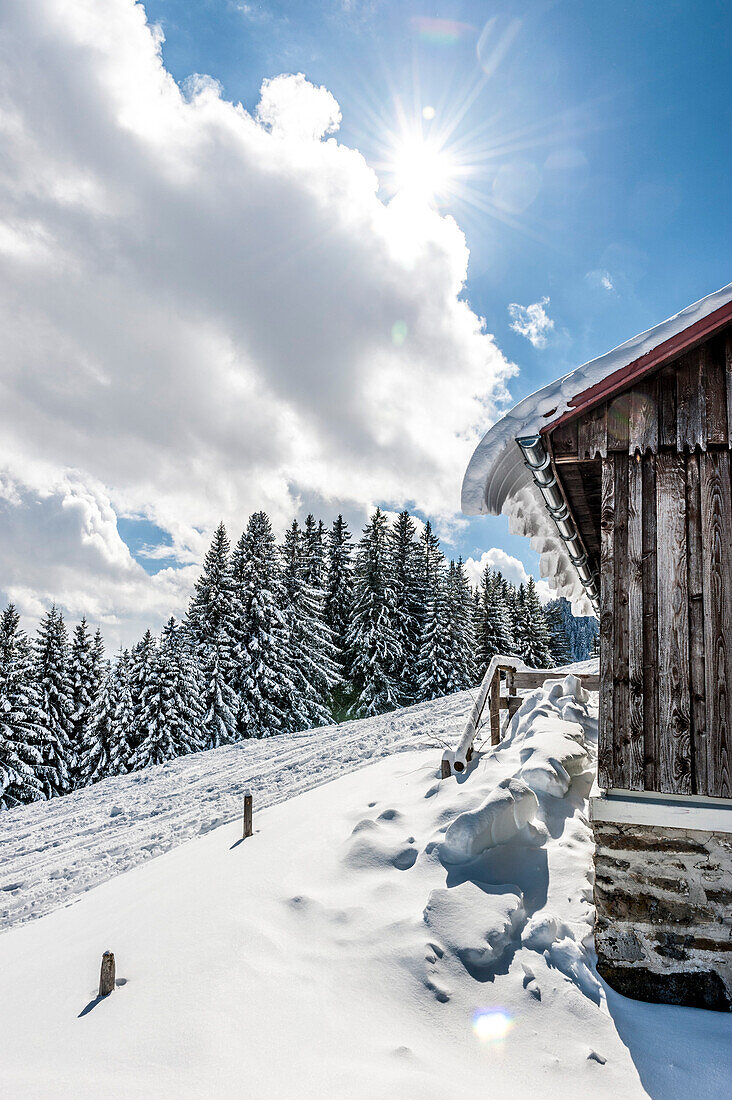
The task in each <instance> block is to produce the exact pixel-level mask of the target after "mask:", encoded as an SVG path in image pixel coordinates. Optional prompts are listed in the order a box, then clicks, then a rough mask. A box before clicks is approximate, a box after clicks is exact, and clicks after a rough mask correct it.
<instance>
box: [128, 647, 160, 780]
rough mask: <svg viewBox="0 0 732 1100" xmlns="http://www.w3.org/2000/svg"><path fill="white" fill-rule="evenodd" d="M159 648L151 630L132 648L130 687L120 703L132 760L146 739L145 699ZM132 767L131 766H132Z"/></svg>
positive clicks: (129, 671) (129, 668)
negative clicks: (144, 720)
mask: <svg viewBox="0 0 732 1100" xmlns="http://www.w3.org/2000/svg"><path fill="white" fill-rule="evenodd" d="M156 648H157V647H156V642H155V638H154V636H153V633H152V631H151V630H146V631H145V633H144V634H143V636H142V638H141V639H140V641H139V642H138V643H137V644H136V645H134V646H133V647H132V650H131V652H130V656H129V661H128V663H127V669H126V671H127V684H126V691H125V692H124V694H123V698H122V700H121V702H120V722H121V724H122V727H123V730H124V734H125V739H126V741H127V743H128V746H129V760H130V761H131V759H132V757H133V756H134V753H135V751H136V749H137V747H138V745H140V744H141V742H142V741H143V740H144V738H145V736H146V730H145V727H144V724H143V711H144V704H143V696H144V695H145V692H146V690H147V687H148V685H149V683H150V680H151V678H152V675H153V666H154V663H155V652H156ZM129 767H130V768H131V767H132V765H131V763H129Z"/></svg>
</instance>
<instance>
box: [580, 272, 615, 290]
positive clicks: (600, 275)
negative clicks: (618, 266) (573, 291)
mask: <svg viewBox="0 0 732 1100" xmlns="http://www.w3.org/2000/svg"><path fill="white" fill-rule="evenodd" d="M587 282H588V283H589V284H590V286H592V287H597V288H598V289H599V290H614V289H615V284H614V282H613V277H612V275H611V274H610V272H609V271H605V270H604V269H603V268H598V269H597V270H595V271H588V272H587Z"/></svg>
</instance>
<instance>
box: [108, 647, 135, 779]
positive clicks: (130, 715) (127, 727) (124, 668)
mask: <svg viewBox="0 0 732 1100" xmlns="http://www.w3.org/2000/svg"><path fill="white" fill-rule="evenodd" d="M132 669H133V661H132V653H131V652H130V650H129V649H123V650H120V652H119V654H118V656H117V659H116V661H115V662H114V665H113V671H114V673H115V684H116V686H115V691H116V695H117V698H118V703H117V710H116V714H115V719H116V721H115V735H116V740H117V747H116V748H115V750H114V759H115V760H116V761H117V762H118V765H119V768H120V772H121V773H124V772H128V771H129V770H130V760H131V759H132V753H133V752H134V749H135V746H136V745H137V743H138V739H137V738H136V736H135V729H136V722H137V715H136V714H135V704H134V697H133V689H132Z"/></svg>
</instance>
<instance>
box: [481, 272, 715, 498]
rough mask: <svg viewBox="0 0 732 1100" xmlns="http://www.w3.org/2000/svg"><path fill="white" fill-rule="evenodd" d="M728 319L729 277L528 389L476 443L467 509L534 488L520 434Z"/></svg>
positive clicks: (573, 412)
mask: <svg viewBox="0 0 732 1100" xmlns="http://www.w3.org/2000/svg"><path fill="white" fill-rule="evenodd" d="M730 321H732V283H729V284H728V285H727V286H725V287H722V289H721V290H717V291H715V292H714V293H713V294H709V295H708V296H707V297H706V298H702V299H701V301H699V302H695V303H694V304H693V305H690V306H687V308H686V309H683V310H682V311H681V312H680V313H677V314H676V315H675V316H674V317H670V318H669V319H668V320H667V321H663V322H662V323H661V324H660V325H656V326H654V328H651V329H648V330H647V331H646V332H643V333H640V334H639V335H638V336H634V337H633V338H632V339H631V340H627V341H626V342H625V343H624V344H621V345H620V346H619V347H617V348H614V349H613V350H612V351H609V352H607V353H606V354H605V355H601V356H599V357H598V358H597V359H592V360H590V362H588V363H585V364H584V365H583V366H581V367H577V368H576V369H575V370H573V371H570V373H569V374H566V375H564V377H563V378H559V379H557V380H556V381H555V382H550V383H549V385H547V386H544V387H543V388H542V389H540V390H537V391H536V393H533V394H531V395H530V396H529V397H525V398H524V399H523V401H520V402H519V403H518V404H517V405H516V406H515V407H514V408H513V409H511V410H510V412H507V413H506V414H505V415H504V416H503V417H502V418H501V419H500V420H498V421H497V422H496V423H495V424H494V425H493V427H492V428H491V429H490V430H489V431H488V432H487V433H486V435H485V436H484V437H483V439H482V440H481V442H480V443H479V444H478V446H477V448H476V450H475V452H474V454H473V457H472V458H471V460H470V463H469V465H468V468H467V470H466V472H465V477H464V479H463V487H462V510H463V512H464V513H465V514H466V515H499V514H500V513H501V511H504V510H505V506H506V504H507V503H508V502H510V501H511V500H512V499H513V498H515V497H517V496H518V495H520V494H521V493H522V491H525V490H526V489H530V488H533V486H532V478H531V475H530V473H529V471H528V470H527V468H526V466H525V464H524V456H523V454H522V452H521V450H520V448H519V447H518V446H517V444H516V440H517V439H518V438H519V437H526V436H532V435H539V434H543V433H544V432H546V431H547V430H548V429H549V428H553V427H556V425H557V423H559V422H560V421H561V420H565V419H569V418H570V417H574V416H578V415H579V414H580V413H581V412H584V411H586V410H587V409H589V408H591V407H592V406H593V405H596V404H599V403H600V402H601V401H604V400H607V398H608V397H609V396H610V395H611V394H612V393H614V392H616V391H617V390H618V389H624V388H626V387H627V386H630V385H632V384H633V383H634V382H635V381H636V380H637V379H638V378H640V377H641V376H642V375H644V374H647V373H648V372H649V371H652V370H656V369H658V368H659V367H661V366H662V365H663V364H664V363H666V362H669V361H670V360H671V359H673V358H676V357H677V356H678V355H680V354H682V353H683V352H684V351H685V350H687V349H688V348H690V347H692V346H693V345H694V344H696V343H700V342H701V341H702V340H704V339H706V338H707V337H709V336H710V335H712V333H713V332H714V331H716V330H717V329H718V328H721V327H722V326H723V325H725V324H727V323H729V322H730Z"/></svg>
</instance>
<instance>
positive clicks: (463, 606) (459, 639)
mask: <svg viewBox="0 0 732 1100" xmlns="http://www.w3.org/2000/svg"><path fill="white" fill-rule="evenodd" d="M447 600H448V620H447V623H448V625H447V634H448V638H449V648H450V652H451V654H452V661H451V665H450V679H449V685H448V693H451V692H453V691H466V690H467V689H468V688H470V687H472V686H473V685H474V684H475V631H474V629H473V616H472V609H473V607H472V605H473V595H472V590H471V588H470V584H469V582H468V578H467V576H466V575H465V567H464V565H463V559H462V558H459V559H458V561H457V562H453V561H451V562H450V568H449V571H448V577H447Z"/></svg>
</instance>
